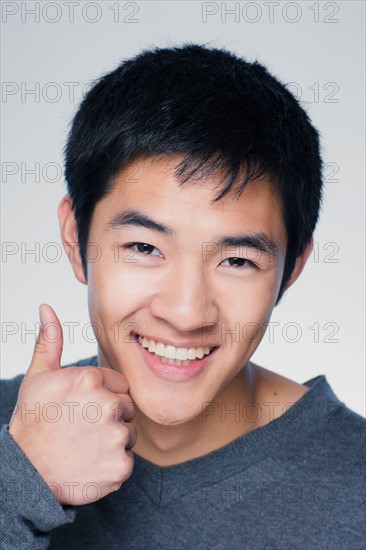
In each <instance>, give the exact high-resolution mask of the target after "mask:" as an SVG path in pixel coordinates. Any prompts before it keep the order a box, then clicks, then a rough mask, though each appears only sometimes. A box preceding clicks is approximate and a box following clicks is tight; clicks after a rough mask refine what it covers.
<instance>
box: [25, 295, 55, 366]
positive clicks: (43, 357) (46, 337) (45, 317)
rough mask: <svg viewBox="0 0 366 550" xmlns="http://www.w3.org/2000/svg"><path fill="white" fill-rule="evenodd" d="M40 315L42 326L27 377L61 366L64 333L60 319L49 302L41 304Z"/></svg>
mask: <svg viewBox="0 0 366 550" xmlns="http://www.w3.org/2000/svg"><path fill="white" fill-rule="evenodd" d="M39 317H40V321H41V326H40V329H39V333H38V337H37V340H36V343H35V346H34V352H33V357H32V361H31V364H30V366H29V368H28V370H27V372H26V374H25V376H26V377H30V376H32V375H33V374H36V373H38V372H43V371H47V370H57V369H60V368H61V355H62V347H63V334H62V326H61V323H60V320H59V318H58V317H57V315H56V313H55V312H54V310H53V309H52V307H51V306H50V305H48V304H41V305H40V306H39Z"/></svg>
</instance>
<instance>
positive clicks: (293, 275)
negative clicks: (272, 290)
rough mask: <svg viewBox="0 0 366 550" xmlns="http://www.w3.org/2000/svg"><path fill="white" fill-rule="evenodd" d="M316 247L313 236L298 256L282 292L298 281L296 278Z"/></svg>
mask: <svg viewBox="0 0 366 550" xmlns="http://www.w3.org/2000/svg"><path fill="white" fill-rule="evenodd" d="M313 247H314V239H313V237H311V239H310V241H309V242H308V244H307V245H306V247H305V248H304V250H303V253H302V254H301V255H300V256H298V257H297V258H296V262H295V266H294V269H293V270H292V273H291V277H290V279H289V280H288V281H287V283H286V285H285V287H284V289H283V292H282V294H283V293H284V292H285V291H286V290H287V289H288V288H289V287H290V286H291V285H292V284H293V283H294V282H295V281H296V279H297V278H298V277H299V276H300V274H301V272H302V270H303V269H304V267H305V264H306V262H307V260H308V258H309V256H310V254H311V252H312V250H313Z"/></svg>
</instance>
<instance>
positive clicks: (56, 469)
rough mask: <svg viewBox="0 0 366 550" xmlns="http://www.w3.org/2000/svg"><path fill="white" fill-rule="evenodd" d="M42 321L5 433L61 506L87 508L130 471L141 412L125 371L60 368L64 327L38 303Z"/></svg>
mask: <svg viewBox="0 0 366 550" xmlns="http://www.w3.org/2000/svg"><path fill="white" fill-rule="evenodd" d="M40 317H41V328H40V331H39V334H38V337H37V341H36V344H35V348H34V353H33V357H32V361H31V364H30V366H29V368H28V370H27V372H26V374H25V376H24V378H23V381H22V383H21V385H20V388H19V394H18V401H17V404H16V406H15V409H14V412H13V415H12V417H11V420H10V423H9V428H8V431H9V433H10V435H11V436H12V437H13V439H14V440H15V442H16V443H17V444H18V446H19V447H20V448H21V449H22V451H23V452H24V453H25V454H26V455H27V457H28V459H29V460H30V461H31V462H32V464H33V466H34V467H35V468H36V469H37V471H38V472H39V474H40V475H41V476H42V477H43V479H44V480H45V482H46V483H47V484H48V485H49V487H50V489H51V491H52V492H53V493H54V495H55V497H56V499H57V500H58V502H59V503H60V504H62V505H66V504H71V505H83V504H90V503H91V502H95V501H97V500H99V499H101V498H103V497H105V496H106V495H107V494H109V493H111V492H112V491H115V490H117V489H119V487H120V486H121V485H122V484H123V482H124V481H126V480H127V479H128V478H129V477H130V475H131V474H132V470H133V465H134V458H133V453H132V451H131V450H130V449H131V448H132V447H133V446H134V445H135V443H136V441H137V432H136V428H135V427H134V426H133V425H132V424H131V420H132V418H133V417H134V415H135V412H136V411H135V410H132V411H131V404H132V400H131V397H130V396H129V395H128V393H127V392H128V389H129V386H128V382H127V379H126V378H125V377H124V376H123V375H122V374H120V373H118V372H116V371H114V370H112V369H109V368H103V367H94V366H90V367H88V366H84V367H67V368H61V354H62V347H63V336H62V327H61V323H60V321H59V319H58V317H57V315H56V313H55V312H54V310H53V309H52V308H51V306H49V305H48V304H42V305H41V306H40ZM132 409H134V407H132Z"/></svg>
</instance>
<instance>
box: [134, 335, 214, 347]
mask: <svg viewBox="0 0 366 550" xmlns="http://www.w3.org/2000/svg"><path fill="white" fill-rule="evenodd" d="M131 335H132V336H133V338H136V336H137V335H138V333H137V332H132V333H131ZM139 336H141V337H142V338H147V340H153V341H154V342H160V343H161V344H164V345H165V346H174V347H175V348H210V349H211V348H216V347H218V346H215V344H211V345H210V344H209V343H203V342H192V341H191V342H180V343H178V344H177V343H175V342H171V341H169V340H167V339H166V338H160V336H159V338H152V337H151V336H147V335H146V334H140V335H139Z"/></svg>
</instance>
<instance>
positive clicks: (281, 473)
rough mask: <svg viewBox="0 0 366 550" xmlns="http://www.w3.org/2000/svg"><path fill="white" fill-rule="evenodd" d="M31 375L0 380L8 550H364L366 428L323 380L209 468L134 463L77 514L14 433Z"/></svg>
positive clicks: (204, 461) (92, 361)
mask: <svg viewBox="0 0 366 550" xmlns="http://www.w3.org/2000/svg"><path fill="white" fill-rule="evenodd" d="M72 364H73V365H78V366H83V365H95V366H97V357H96V356H95V357H93V358H88V359H84V360H82V361H79V362H78V363H72ZM68 366H71V365H65V366H64V367H63V368H66V367H68ZM23 376H24V375H22V374H21V375H18V376H16V377H14V378H12V379H10V380H2V381H1V403H2V404H1V426H2V429H1V431H0V448H1V473H0V482H1V488H2V502H1V524H0V529H1V531H0V540H1V543H0V548H1V550H41V549H46V548H49V549H51V550H61V549H65V550H66V549H67V550H94V549H95V550H101V549H102V550H117V549H120V550H145V549H146V550H183V549H184V550H188V549H189V550H245V549H248V550H256V549H257V550H264V549H270V550H277V549H278V550H285V549H289V550H296V549H298V550H312V549H314V550H315V549H316V550H336V549H339V550H356V549H365V548H366V533H365V523H366V514H365V489H366V483H365V481H366V480H365V477H366V461H365V435H366V430H365V428H366V420H365V419H364V418H363V417H362V416H360V415H358V414H356V413H355V412H353V411H352V410H350V409H349V408H347V407H346V405H345V404H344V403H342V402H341V401H340V400H339V399H338V398H337V397H336V395H335V394H334V393H333V391H332V389H331V387H330V386H329V384H328V382H327V380H326V378H325V376H324V375H319V376H316V377H315V378H312V379H311V380H309V381H307V382H306V383H305V384H306V386H308V387H309V388H310V391H308V392H307V393H305V394H304V395H303V396H302V397H301V398H300V400H299V401H297V402H296V403H295V404H294V405H293V406H292V407H291V408H290V409H288V410H287V412H285V413H284V414H283V415H282V416H280V417H279V418H277V419H275V420H272V421H271V422H270V423H269V424H267V425H265V426H263V427H260V428H258V429H255V430H253V431H251V432H249V433H247V434H245V435H242V436H240V437H238V438H237V439H236V440H234V441H232V442H231V443H228V444H226V445H224V446H223V447H221V448H219V449H217V450H215V451H212V452H210V453H209V454H206V455H204V456H202V457H199V458H195V459H193V460H189V461H187V462H184V463H181V464H177V465H175V466H168V467H159V466H156V465H155V464H152V463H151V462H149V461H147V460H145V459H143V458H141V457H139V456H138V455H135V466H134V470H133V473H132V475H131V477H130V478H129V479H128V480H127V481H126V482H125V483H124V484H123V485H122V487H121V488H120V489H119V490H118V491H116V492H113V493H111V494H109V495H108V496H106V497H105V498H103V499H101V500H99V501H97V502H94V503H91V504H86V505H84V506H75V507H74V506H61V505H60V504H59V503H58V502H57V500H56V499H55V497H54V495H53V493H52V492H51V490H50V489H49V487H48V486H47V485H46V483H45V482H44V480H43V478H42V477H41V476H40V475H39V473H38V472H37V470H36V469H35V468H34V467H33V465H32V464H31V462H30V461H29V460H28V459H27V457H26V455H25V454H24V453H23V452H22V450H21V449H20V447H18V445H17V444H16V443H15V441H14V439H13V438H12V437H11V435H10V434H9V432H8V430H7V428H8V422H9V421H10V416H11V413H12V412H13V409H14V406H15V403H16V399H17V395H18V390H19V385H20V383H21V381H22V379H23Z"/></svg>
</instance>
